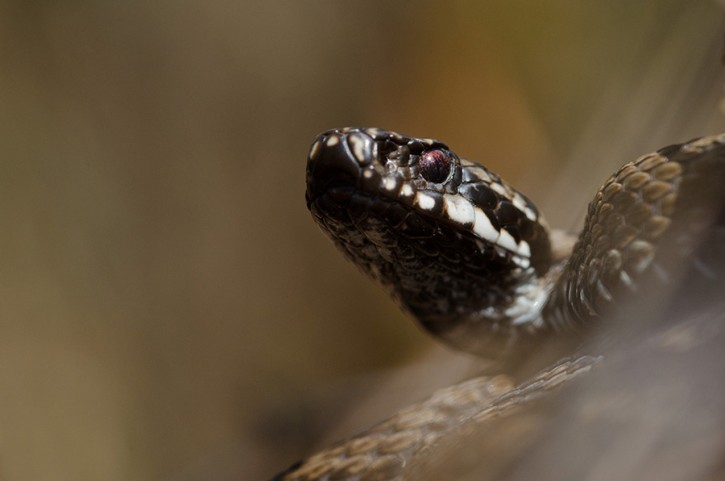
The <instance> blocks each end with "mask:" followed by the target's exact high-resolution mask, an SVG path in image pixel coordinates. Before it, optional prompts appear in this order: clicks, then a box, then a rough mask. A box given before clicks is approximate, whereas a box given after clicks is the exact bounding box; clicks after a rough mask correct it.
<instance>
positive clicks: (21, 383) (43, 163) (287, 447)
mask: <svg viewBox="0 0 725 481" xmlns="http://www.w3.org/2000/svg"><path fill="white" fill-rule="evenodd" d="M722 19H723V10H722V6H721V5H719V4H718V2H715V1H712V0H644V1H638V2H632V1H629V0H614V1H608V2H601V1H581V2H573V1H569V0H555V1H549V2H537V1H533V0H531V1H524V0H490V1H485V2H474V1H440V0H426V1H416V2H413V1H394V2H389V1H353V0H350V1H344V2H342V1H331V0H327V1H323V0H320V1H292V0H288V1H283V0H275V1H268V2H261V1H260V2H256V1H230V0H216V1H211V2H209V1H206V2H203V1H199V0H189V1H183V2H179V1H169V0H166V1H164V0H152V1H138V0H128V1H125V2H111V1H101V0H75V1H70V0H69V1H33V2H28V1H10V0H3V1H2V2H0V128H1V129H2V130H1V132H2V134H0V222H2V224H1V225H2V228H1V229H0V253H1V254H0V256H1V257H0V266H2V267H1V269H0V479H3V480H8V481H24V480H37V479H54V480H75V481H77V480H98V479H103V480H109V481H113V480H119V481H120V480H129V479H133V480H139V481H146V480H202V479H203V480H232V479H239V480H242V479H245V480H246V479H265V478H268V477H270V476H271V475H273V474H274V473H275V472H276V471H277V470H280V469H282V468H284V467H285V466H286V465H288V464H290V463H292V462H293V461H295V460H296V459H297V458H299V457H300V456H303V455H305V454H309V453H310V451H311V450H313V449H315V447H317V446H320V445H321V444H323V443H325V442H328V441H329V440H331V439H334V438H335V437H338V436H344V435H346V434H350V433H352V432H353V431H354V430H356V429H360V428H363V427H364V426H366V425H367V424H369V423H370V422H372V421H374V420H377V419H380V418H381V417H382V416H384V415H385V414H386V413H390V412H392V410H393V409H395V408H397V407H399V406H400V405H402V404H404V403H406V402H409V401H411V400H413V399H415V398H418V397H420V396H421V395H422V394H424V393H426V392H427V391H429V390H430V389H432V388H433V387H435V386H440V385H444V384H447V383H450V382H452V381H453V380H455V379H456V376H460V375H463V374H462V373H465V372H466V370H467V369H470V368H469V367H467V366H469V364H470V363H471V361H470V360H469V359H467V358H465V357H463V356H461V355H457V354H454V353H450V352H447V351H445V350H444V349H442V348H439V347H436V346H435V344H434V342H433V341H432V340H430V339H429V338H428V337H427V336H426V335H425V334H423V333H421V332H420V331H419V330H418V329H417V328H416V327H415V326H414V325H413V324H412V323H411V322H409V321H408V320H407V319H405V318H404V317H403V315H402V314H400V313H398V311H397V309H396V308H395V306H394V305H393V304H392V302H390V301H389V300H388V299H387V298H386V297H385V295H384V294H383V293H382V292H381V291H379V290H378V289H377V288H376V287H375V286H373V285H371V284H370V283H369V282H368V281H367V280H366V279H364V278H363V277H362V276H361V275H359V274H358V273H357V272H356V269H355V268H354V267H353V266H351V265H348V264H346V263H345V261H344V260H343V259H342V257H341V256H339V255H338V254H337V253H336V252H335V251H334V249H333V248H332V246H331V245H330V244H329V242H328V241H327V240H326V239H325V238H324V237H323V236H322V235H321V234H320V232H319V231H318V230H317V228H316V227H315V226H314V225H313V223H312V221H311V218H310V217H309V215H308V213H307V211H306V208H305V205H304V163H305V155H306V151H307V148H308V146H309V144H310V142H311V140H312V138H313V136H314V135H315V134H316V133H318V132H319V131H322V130H325V129H328V128H332V127H338V126H345V125H374V126H380V127H383V128H389V129H394V130H398V131H401V132H404V133H408V134H411V135H416V136H434V137H439V138H441V139H443V140H445V141H446V142H447V143H449V144H450V145H451V146H452V147H453V148H454V149H455V150H456V151H457V152H458V153H459V154H461V155H462V156H465V157H468V158H472V159H478V160H481V161H484V162H485V163H486V164H487V165H488V166H489V167H490V168H492V169H493V170H496V171H497V172H500V173H501V174H502V175H503V176H504V178H506V179H507V180H509V181H510V182H512V183H513V184H515V185H517V186H519V187H520V188H521V189H522V190H523V191H525V192H527V193H528V194H529V196H530V197H531V198H533V199H535V200H536V201H538V203H539V205H540V207H541V208H542V209H543V210H544V212H546V213H547V217H548V218H549V220H550V222H551V223H552V224H554V225H557V226H560V227H565V228H570V229H577V228H578V226H579V225H580V223H581V221H582V217H583V214H584V212H585V205H586V201H587V199H588V198H590V197H591V195H592V193H593V192H594V191H595V189H596V186H597V185H599V184H600V183H601V182H602V181H603V180H604V179H605V178H606V177H607V175H608V174H609V173H611V172H612V171H613V170H614V169H615V168H616V167H618V166H619V165H621V164H622V163H624V162H625V161H628V160H633V159H634V158H635V157H637V156H639V155H640V154H642V153H645V152H648V151H651V150H653V149H655V148H658V147H661V146H663V145H666V144H668V143H674V142H680V141H685V140H688V139H689V138H691V137H695V136H699V135H704V134H708V133H715V132H718V131H722V130H723V129H724V128H725V122H724V120H723V119H724V117H723V108H722V102H721V96H722V86H723V75H722V71H721V68H722V65H721V58H722V55H723V54H722V47H723V40H722V38H723V27H722Z"/></svg>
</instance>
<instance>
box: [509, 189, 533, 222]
mask: <svg viewBox="0 0 725 481" xmlns="http://www.w3.org/2000/svg"><path fill="white" fill-rule="evenodd" d="M511 203H512V204H513V205H514V206H515V207H516V208H517V209H518V210H520V211H521V212H523V213H524V214H525V215H526V217H528V218H529V220H532V221H534V222H536V213H535V212H534V211H533V210H531V209H530V208H529V206H528V205H526V201H525V200H524V198H523V197H521V196H520V195H519V194H518V193H516V192H514V196H513V197H512V198H511Z"/></svg>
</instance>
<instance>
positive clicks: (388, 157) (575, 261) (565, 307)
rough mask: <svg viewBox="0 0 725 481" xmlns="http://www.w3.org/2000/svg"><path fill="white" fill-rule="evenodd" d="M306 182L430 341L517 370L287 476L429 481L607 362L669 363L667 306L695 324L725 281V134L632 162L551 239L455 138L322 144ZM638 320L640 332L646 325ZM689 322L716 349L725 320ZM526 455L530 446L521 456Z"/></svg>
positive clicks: (527, 206) (330, 223)
mask: <svg viewBox="0 0 725 481" xmlns="http://www.w3.org/2000/svg"><path fill="white" fill-rule="evenodd" d="M306 187H307V188H306V194H305V199H306V203H307V207H308V209H309V210H310V212H311V214H312V217H313V219H314V221H315V222H316V223H317V225H318V226H320V227H321V229H322V231H323V232H324V233H325V234H326V235H327V236H328V237H329V238H330V239H331V240H332V242H333V243H334V245H335V246H337V247H338V248H339V250H340V251H341V252H342V253H343V254H344V256H345V257H346V258H347V259H349V260H350V261H352V262H353V263H354V264H355V265H356V266H357V267H358V268H359V269H360V270H361V271H362V272H363V273H364V274H366V275H367V276H368V277H370V278H372V279H373V280H374V281H375V282H377V283H378V284H379V285H381V286H382V287H383V289H385V291H386V292H387V293H388V294H389V295H390V296H391V297H392V298H393V299H394V300H395V302H396V303H397V304H398V305H399V306H400V307H401V309H402V310H403V311H405V312H406V313H408V314H409V315H410V317H412V318H413V319H414V320H415V321H416V322H417V323H418V324H419V325H420V326H421V327H422V328H423V329H424V330H425V331H427V332H429V333H430V334H432V335H433V336H435V338H437V339H439V340H441V341H442V342H444V343H445V344H446V345H448V346H449V347H451V348H453V349H456V350H460V351H464V352H467V353H470V354H473V355H475V356H478V357H482V358H486V359H490V360H493V361H494V362H495V363H496V364H495V365H496V366H499V367H500V369H502V372H501V373H487V374H486V375H483V376H479V377H475V378H473V379H469V380H467V381H464V382H462V383H458V384H454V385H452V386H450V387H448V388H444V389H443V390H440V391H437V392H436V393H434V394H433V395H432V396H431V397H430V398H428V399H426V400H424V401H421V402H420V403H417V404H415V405H412V406H409V407H407V408H404V409H403V410H401V411H400V412H398V413H396V414H394V415H393V416H391V417H390V418H389V419H387V420H385V421H383V422H381V423H379V424H378V425H376V426H374V427H372V428H370V429H368V430H367V431H365V432H363V433H360V434H358V435H356V436H353V437H351V438H349V439H347V440H343V441H341V442H339V443H337V444H335V445H333V446H331V447H329V448H327V449H324V450H322V451H320V452H318V453H316V454H313V455H311V456H309V457H308V458H306V459H304V460H302V461H300V462H298V463H296V464H294V465H293V466H291V467H290V468H288V469H287V470H285V471H283V472H282V473H280V474H278V475H277V477H275V478H274V479H275V480H277V481H282V480H285V481H293V480H297V481H303V480H308V481H311V480H334V479H347V480H360V481H367V480H379V481H397V480H402V479H422V477H421V473H425V472H429V471H428V470H423V471H421V468H420V467H421V466H427V465H428V461H429V460H430V459H431V453H432V452H433V451H432V447H433V446H439V447H440V446H445V445H450V444H453V445H457V444H456V442H451V441H450V439H459V438H461V436H462V434H461V433H462V432H468V433H470V432H472V431H473V432H475V431H476V430H479V431H482V430H484V428H482V427H481V426H484V427H486V429H488V430H489V431H490V429H492V428H491V427H490V426H491V425H492V424H493V425H496V426H498V425H499V424H501V423H503V421H505V420H508V421H506V422H507V423H509V424H505V423H504V424H503V426H505V427H500V426H499V427H497V428H496V429H499V431H500V430H501V429H508V430H511V429H512V428H511V427H510V426H511V425H512V424H511V423H512V422H513V420H517V419H518V420H519V423H518V425H519V426H520V425H521V424H522V421H521V419H522V418H523V417H525V416H524V415H522V414H520V412H521V411H524V412H526V411H527V410H529V411H532V410H534V409H540V408H539V407H538V406H541V405H546V402H547V401H546V400H547V399H550V398H553V397H554V396H555V394H552V393H557V392H559V391H561V390H563V389H566V387H567V386H570V385H576V383H577V382H582V381H578V380H579V379H581V378H586V377H587V376H589V375H590V374H588V373H590V371H597V370H598V369H600V367H599V366H600V365H606V364H607V363H608V362H611V365H612V366H619V368H616V369H619V371H617V372H625V373H626V371H627V370H628V369H629V367H630V366H632V362H633V361H631V359H634V358H637V356H642V353H643V352H650V355H649V358H648V359H654V358H657V359H659V358H658V357H657V356H659V353H660V350H662V349H665V351H667V349H670V348H671V346H672V342H671V339H672V338H673V335H672V331H671V330H672V329H675V328H678V326H679V328H680V329H682V326H683V325H685V324H686V323H684V322H679V324H678V323H677V322H674V323H673V322H670V323H665V322H664V321H662V319H663V318H666V317H668V315H669V314H672V313H673V312H675V311H677V309H675V310H670V311H667V310H666V309H663V308H662V307H661V306H662V304H663V299H668V298H669V297H668V296H673V297H674V298H676V299H677V300H678V301H681V302H680V303H679V305H680V306H682V305H684V306H685V307H684V308H682V309H684V310H680V311H677V312H679V314H677V315H674V314H673V316H674V318H675V320H677V319H679V320H680V321H681V320H682V319H683V318H687V315H686V314H682V313H686V312H690V313H691V312H695V311H697V312H700V311H699V310H698V309H700V307H701V306H702V305H703V303H704V304H707V303H708V302H711V300H712V299H716V298H718V297H719V295H718V294H717V293H718V292H721V291H722V288H723V285H724V283H723V279H724V278H725V248H724V247H723V244H725V190H724V187H725V134H720V135H711V136H706V137H701V138H697V139H694V140H690V141H688V142H684V143H680V144H673V145H669V146H667V147H664V148H661V149H659V150H657V151H656V152H653V153H650V154H647V155H643V156H641V157H640V158H638V159H636V160H635V161H633V162H629V163H626V164H624V165H623V166H622V167H621V168H619V169H618V170H617V171H616V172H615V173H614V174H613V175H612V176H611V177H610V178H609V179H608V180H607V181H606V182H605V183H604V184H603V185H602V186H601V187H600V188H599V190H598V191H597V192H596V194H595V196H594V198H593V200H592V201H591V202H590V203H589V206H588V210H587V215H586V219H585V221H584V227H583V229H582V230H581V232H580V233H579V235H578V236H573V235H571V234H568V233H566V232H565V231H562V230H557V229H552V228H551V227H550V226H549V224H548V223H547V221H546V220H545V218H544V216H543V215H542V213H541V212H540V211H539V209H538V208H537V207H536V206H535V204H534V203H533V202H532V201H531V200H530V199H529V198H528V197H526V196H525V195H524V194H522V193H521V192H519V191H517V190H516V189H515V188H513V187H512V186H511V185H510V184H508V183H507V182H506V181H504V180H503V179H502V178H501V177H500V176H498V175H497V174H495V173H494V172H492V171H491V170H489V169H488V168H487V167H485V166H484V165H482V164H480V163H477V162H473V161H470V160H467V159H464V158H461V157H459V155H458V154H456V152H454V151H453V150H452V149H451V148H449V147H448V145H446V144H445V143H443V142H441V141H439V140H436V139H432V138H416V137H410V136H406V135H401V134H398V133H396V132H392V131H387V130H383V129H379V128H357V127H355V128H352V127H350V128H341V129H333V130H328V131H326V132H323V133H321V134H320V135H318V136H317V137H316V138H315V139H314V141H313V142H312V145H311V148H310V151H309V155H308V158H307V168H306ZM678 286H687V288H688V289H689V291H688V292H687V293H682V292H680V291H681V289H680V288H679V287H678ZM678 289H680V291H678ZM706 293H709V294H707V295H706ZM708 295H709V297H707V296H708ZM648 299H650V300H652V299H654V300H652V301H650V302H649V303H647V302H645V300H648ZM632 306H636V307H632ZM643 306H647V307H643ZM654 306H658V307H657V309H655V307H654ZM678 309H680V308H678ZM688 310H689V311H688ZM678 316H679V317H678ZM635 317H636V318H639V319H640V320H641V322H638V323H634V322H630V320H631V319H632V318H635ZM614 319H624V320H625V321H624V322H620V323H619V324H616V323H615V322H614V321H613V320H614ZM645 319H653V320H654V321H656V322H659V324H660V325H661V326H664V327H662V328H661V329H660V330H659V331H657V330H656V329H655V328H653V327H652V325H653V322H645V321H644V320H645ZM688 319H690V321H689V322H690V324H687V325H688V326H690V328H691V329H694V330H695V332H697V333H698V335H699V336H701V337H704V338H706V339H707V338H708V336H709V339H716V338H718V336H720V335H721V330H720V326H722V325H723V323H724V322H723V321H720V320H719V319H720V316H718V315H713V314H712V313H710V314H708V315H703V316H699V317H698V316H695V315H692V316H690V317H689V318H688ZM702 319H715V320H714V321H712V322H709V321H708V322H706V321H703V320H702ZM608 325H616V326H619V328H618V329H619V331H621V332H624V334H623V335H621V336H619V340H617V339H616V336H610V337H614V338H615V339H608V340H607V341H608V342H605V343H604V344H606V345H607V346H610V352H608V353H606V354H603V355H602V352H604V351H606V348H604V347H601V346H599V347H600V348H601V350H600V351H597V352H594V351H596V349H594V348H592V346H591V344H588V345H587V344H586V343H585V342H584V339H585V338H586V336H590V337H591V336H592V332H595V333H596V332H598V331H597V330H601V329H602V326H608ZM703 325H704V326H705V327H703ZM621 326H625V327H624V329H620V328H621ZM673 326H674V327H673ZM692 326H695V327H692ZM713 326H714V327H713ZM708 329H709V330H708ZM610 330H611V329H610ZM615 331H616V329H615ZM677 332H680V331H677ZM703 332H709V333H710V334H702V333H703ZM713 333H715V334H713ZM640 334H642V335H640ZM645 334H646V335H645ZM678 336H679V335H678ZM678 336H675V337H676V338H677V339H680V338H681V337H682V336H679V337H678ZM633 339H638V340H639V341H638V343H635V342H634V341H632V340H633ZM641 339H648V340H650V341H651V339H659V341H658V342H656V343H652V342H650V343H649V344H646V343H645V342H643V341H642V342H640V341H641ZM668 339H669V341H668ZM562 340H564V341H563V342H562V344H557V342H558V341H562ZM629 341H631V342H629ZM628 342H629V344H628ZM675 344H676V343H675ZM547 345H557V346H558V347H557V348H556V349H554V350H553V351H552V352H553V354H552V352H549V353H547V355H548V356H553V360H552V358H551V357H547V356H543V357H542V356H539V358H537V352H539V351H541V350H542V349H541V348H542V346H547ZM611 345H614V346H620V347H619V348H618V349H614V350H612V349H611ZM622 345H629V346H634V347H632V348H631V349H629V350H627V349H624V348H622V347H621V346H622ZM582 346H588V347H587V348H588V349H592V352H586V349H587V348H583V347H582ZM643 346H650V347H643ZM652 346H654V347H652ZM663 346H669V347H667V348H665V347H663ZM718 351H719V350H718ZM667 352H669V351H667ZM623 353H629V357H628V356H627V355H625V354H623ZM633 353H634V354H633ZM618 354H619V357H618ZM531 359H538V360H537V361H536V362H534V363H533V365H534V366H535V367H536V370H535V371H533V374H532V373H531V372H530V371H526V370H522V369H519V367H520V366H521V365H523V364H526V363H527V362H528V361H529V360H531ZM610 359H611V361H610ZM618 359H619V360H618ZM664 359H665V361H663V362H669V361H667V359H669V357H665V358H664ZM529 364H531V363H529ZM640 364H642V365H644V364H647V361H642V362H641V363H640ZM517 369H518V371H517ZM610 369H615V368H610ZM515 372H519V373H521V372H525V373H526V374H525V376H526V377H524V378H523V379H521V378H517V375H515V374H513V373H515ZM603 372H605V373H606V372H607V371H606V370H603ZM585 374H586V375H587V376H585ZM621 377H626V376H621ZM562 386H563V387H562ZM620 387H621V386H620ZM715 397H717V396H715ZM566 399H567V398H564V400H566ZM718 399H719V398H718ZM723 402H725V399H723ZM532 406H533V407H532ZM516 413H519V414H516ZM497 423H498V424H497ZM513 425H514V426H515V425H517V424H515V423H514V424H513ZM476 426H477V427H476ZM506 426H508V427H506ZM496 432H498V431H496ZM497 436H499V435H497ZM489 438H490V437H489ZM489 438H487V439H489ZM502 439H503V437H502ZM446 440H447V441H446ZM484 444H485V443H484ZM524 444H525V443H524V441H522V440H521V439H519V438H516V441H514V442H512V444H511V445H512V446H514V448H518V447H520V446H522V445H524ZM495 448H496V446H494V447H493V448H492V449H493V450H494V451H495ZM507 449H508V451H512V448H507ZM416 467H418V469H417V470H416ZM416 473H417V474H416ZM448 474H450V473H448ZM445 477H446V478H449V476H448V475H446V476H445ZM428 479H441V478H436V477H429V478H428ZM451 479H452V478H451ZM473 479H488V478H485V477H481V476H480V473H479V476H478V477H474V478H473ZM495 479H500V478H495ZM552 479H555V478H552Z"/></svg>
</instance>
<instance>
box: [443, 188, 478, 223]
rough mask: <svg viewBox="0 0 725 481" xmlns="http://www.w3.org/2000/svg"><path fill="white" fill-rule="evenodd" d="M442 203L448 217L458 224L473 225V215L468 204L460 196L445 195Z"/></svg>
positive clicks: (471, 208)
mask: <svg viewBox="0 0 725 481" xmlns="http://www.w3.org/2000/svg"><path fill="white" fill-rule="evenodd" d="M443 203H444V205H445V207H446V212H448V217H450V218H451V220H453V221H455V222H457V223H459V224H473V223H474V220H475V214H474V212H473V206H472V205H471V203H470V202H468V201H467V200H466V199H464V198H463V197H461V196H457V195H449V194H446V195H444V196H443Z"/></svg>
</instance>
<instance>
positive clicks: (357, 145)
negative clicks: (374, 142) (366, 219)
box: [348, 135, 390, 190]
mask: <svg viewBox="0 0 725 481" xmlns="http://www.w3.org/2000/svg"><path fill="white" fill-rule="evenodd" d="M348 142H350V144H351V147H352V155H354V156H355V160H357V161H358V163H359V164H363V163H365V142H364V141H363V140H362V139H361V138H360V137H358V136H356V135H351V136H350V137H348ZM389 190H390V189H389Z"/></svg>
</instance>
